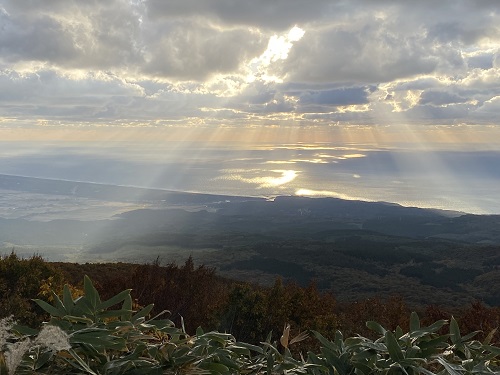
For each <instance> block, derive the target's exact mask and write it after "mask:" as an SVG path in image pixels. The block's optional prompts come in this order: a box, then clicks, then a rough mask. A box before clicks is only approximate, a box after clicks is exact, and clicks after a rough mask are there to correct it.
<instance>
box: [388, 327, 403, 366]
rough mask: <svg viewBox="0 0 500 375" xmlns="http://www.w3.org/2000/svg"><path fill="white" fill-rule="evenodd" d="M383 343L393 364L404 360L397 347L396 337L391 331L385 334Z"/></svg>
mask: <svg viewBox="0 0 500 375" xmlns="http://www.w3.org/2000/svg"><path fill="white" fill-rule="evenodd" d="M385 342H386V345H387V351H388V352H389V355H390V356H391V359H392V360H393V361H394V362H399V361H401V360H402V359H403V358H404V354H403V352H402V350H401V348H400V347H399V344H398V341H397V340H396V337H395V336H394V334H393V333H392V332H391V331H386V332H385Z"/></svg>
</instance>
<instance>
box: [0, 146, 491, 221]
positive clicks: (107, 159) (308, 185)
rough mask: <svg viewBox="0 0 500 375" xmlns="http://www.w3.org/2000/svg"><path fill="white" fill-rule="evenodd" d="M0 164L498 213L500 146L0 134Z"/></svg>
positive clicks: (8, 169) (62, 174)
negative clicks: (45, 138)
mask: <svg viewBox="0 0 500 375" xmlns="http://www.w3.org/2000/svg"><path fill="white" fill-rule="evenodd" d="M0 174H8V175H16V176H29V177H40V178H50V179H60V180H70V181H85V182H96V183H103V184H111V185H122V186H135V187H145V188H156V189H166V190H175V191H183V192H197V193H211V194H223V195H233V196H257V197H266V198H268V199H273V198H274V197H276V196H279V195H300V196H309V197H337V198H342V199H351V200H364V201H384V202H391V203H397V204H401V205H404V206H412V207H423V208H436V209H446V210H454V211H461V212H465V213H474V214H500V150H483V149H480V148H474V147H468V148H467V149H466V150H463V149H460V148H457V147H454V148H450V147H444V146H443V147H439V146H436V147H426V148H422V147H420V148H415V147H412V146H411V145H392V146H391V147H380V146H374V145H363V144H331V143H314V144H307V143H293V144H286V143H283V144H263V143H259V144H247V143H237V144H235V143H230V142H224V143H222V142H157V143H154V144H153V143H132V142H117V141H116V142H104V141H100V142H62V141H60V142H52V143H42V142H40V141H37V142H0Z"/></svg>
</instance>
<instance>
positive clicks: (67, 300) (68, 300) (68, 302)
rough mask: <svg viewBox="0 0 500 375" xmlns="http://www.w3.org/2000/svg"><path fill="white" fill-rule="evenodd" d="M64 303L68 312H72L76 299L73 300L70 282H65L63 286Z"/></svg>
mask: <svg viewBox="0 0 500 375" xmlns="http://www.w3.org/2000/svg"><path fill="white" fill-rule="evenodd" d="M63 303H64V306H65V307H66V311H67V312H68V314H71V313H72V311H71V309H72V308H73V306H74V304H75V301H73V296H72V295H71V290H70V289H69V286H68V284H64V288H63Z"/></svg>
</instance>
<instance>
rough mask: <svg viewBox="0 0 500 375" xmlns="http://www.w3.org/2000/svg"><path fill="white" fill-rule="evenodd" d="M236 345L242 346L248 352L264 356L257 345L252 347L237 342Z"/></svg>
mask: <svg viewBox="0 0 500 375" xmlns="http://www.w3.org/2000/svg"><path fill="white" fill-rule="evenodd" d="M236 345H238V346H242V347H244V348H247V349H248V350H251V351H253V352H257V353H259V354H264V350H263V349H262V348H261V347H260V346H257V345H252V344H247V343H246V342H237V343H236Z"/></svg>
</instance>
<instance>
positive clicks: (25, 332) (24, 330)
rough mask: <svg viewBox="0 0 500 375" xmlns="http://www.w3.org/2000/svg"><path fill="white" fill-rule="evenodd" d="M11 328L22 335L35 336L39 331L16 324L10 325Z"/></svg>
mask: <svg viewBox="0 0 500 375" xmlns="http://www.w3.org/2000/svg"><path fill="white" fill-rule="evenodd" d="M12 330H13V331H15V332H17V333H19V334H20V335H22V336H36V335H38V333H39V331H38V330H37V329H33V328H30V327H26V326H21V325H18V324H14V326H13V327H12Z"/></svg>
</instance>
